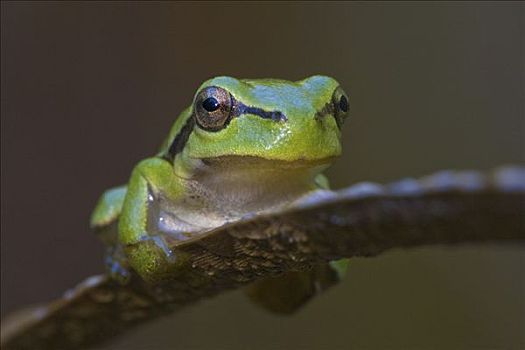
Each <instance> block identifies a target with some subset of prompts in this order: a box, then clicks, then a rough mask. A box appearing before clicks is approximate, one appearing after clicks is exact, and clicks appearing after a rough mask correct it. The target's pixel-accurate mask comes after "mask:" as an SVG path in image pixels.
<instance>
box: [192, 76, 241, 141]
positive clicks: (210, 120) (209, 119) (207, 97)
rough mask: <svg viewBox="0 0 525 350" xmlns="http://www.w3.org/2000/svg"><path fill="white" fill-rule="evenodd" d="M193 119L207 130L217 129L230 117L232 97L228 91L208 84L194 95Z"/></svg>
mask: <svg viewBox="0 0 525 350" xmlns="http://www.w3.org/2000/svg"><path fill="white" fill-rule="evenodd" d="M194 110H195V120H196V122H197V125H198V126H199V127H200V128H201V129H204V130H207V131H219V130H221V129H222V128H224V127H225V126H226V125H228V123H229V122H230V119H231V110H232V98H231V95H230V93H229V92H228V91H226V90H224V89H222V88H220V87H216V86H210V87H207V88H204V89H203V90H202V91H200V92H199V93H198V94H197V96H196V97H195V107H194Z"/></svg>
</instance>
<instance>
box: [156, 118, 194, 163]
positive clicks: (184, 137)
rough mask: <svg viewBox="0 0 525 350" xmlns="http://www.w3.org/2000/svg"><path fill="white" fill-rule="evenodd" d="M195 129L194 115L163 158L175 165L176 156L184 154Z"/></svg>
mask: <svg viewBox="0 0 525 350" xmlns="http://www.w3.org/2000/svg"><path fill="white" fill-rule="evenodd" d="M194 127H195V118H194V116H193V114H192V115H191V116H190V117H189V118H188V120H187V121H186V123H185V124H184V126H183V127H182V129H180V131H179V133H178V134H177V136H175V139H173V142H172V143H171V145H170V148H169V149H168V154H166V155H164V156H163V158H164V159H166V160H168V161H169V162H171V163H173V160H174V159H175V156H176V155H177V154H179V153H180V152H182V150H183V149H184V146H185V145H186V142H188V139H189V138H190V135H191V132H192V131H193V128H194Z"/></svg>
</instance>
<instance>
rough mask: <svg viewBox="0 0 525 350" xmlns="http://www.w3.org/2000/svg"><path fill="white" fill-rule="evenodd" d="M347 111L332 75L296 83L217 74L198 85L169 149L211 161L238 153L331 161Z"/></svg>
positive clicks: (285, 159)
mask: <svg viewBox="0 0 525 350" xmlns="http://www.w3.org/2000/svg"><path fill="white" fill-rule="evenodd" d="M347 112H348V97H347V95H346V94H345V93H344V91H343V90H342V89H341V88H340V87H339V84H338V82H337V81H336V80H334V79H332V78H330V77H326V76H319V75H317V76H312V77H310V78H307V79H304V80H301V81H297V82H291V81H285V80H275V79H259V80H252V79H243V80H239V79H235V78H231V77H217V78H213V79H210V80H208V81H206V82H204V83H203V84H202V85H201V86H200V88H199V89H198V91H197V93H196V95H195V97H194V100H193V105H192V107H190V108H188V109H187V110H186V111H185V112H184V113H185V114H186V117H185V116H184V114H183V115H182V116H181V117H182V118H184V119H185V120H186V121H185V122H184V123H185V125H180V126H179V127H177V129H178V130H179V131H178V135H177V137H178V138H179V139H180V140H179V141H178V142H177V140H175V142H172V147H171V151H172V152H175V153H177V152H182V153H183V154H184V158H185V159H190V160H205V161H206V160H207V161H211V162H213V160H216V159H225V158H229V159H231V158H232V157H231V156H239V157H242V158H245V159H247V158H251V159H260V160H269V161H275V162H276V163H280V164H292V163H293V164H305V163H312V164H313V163H316V164H320V163H325V164H328V163H330V162H331V161H332V160H333V159H334V158H335V157H337V156H339V155H340V153H341V126H342V124H343V122H344V120H345V118H346V116H347ZM173 136H174V137H175V135H173ZM181 141H183V143H184V145H183V146H182V145H181ZM235 158H238V157H235Z"/></svg>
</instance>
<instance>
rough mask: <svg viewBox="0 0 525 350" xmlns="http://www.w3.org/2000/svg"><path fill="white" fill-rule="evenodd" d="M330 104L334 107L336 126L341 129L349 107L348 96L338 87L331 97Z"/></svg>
mask: <svg viewBox="0 0 525 350" xmlns="http://www.w3.org/2000/svg"><path fill="white" fill-rule="evenodd" d="M332 103H333V105H334V111H335V113H334V117H335V121H336V122H337V126H339V128H341V127H342V126H343V122H344V120H345V118H346V116H347V114H348V110H349V108H350V106H349V104H348V96H347V95H346V93H345V92H344V91H343V89H341V88H340V87H338V88H337V89H335V91H334V94H333V95H332Z"/></svg>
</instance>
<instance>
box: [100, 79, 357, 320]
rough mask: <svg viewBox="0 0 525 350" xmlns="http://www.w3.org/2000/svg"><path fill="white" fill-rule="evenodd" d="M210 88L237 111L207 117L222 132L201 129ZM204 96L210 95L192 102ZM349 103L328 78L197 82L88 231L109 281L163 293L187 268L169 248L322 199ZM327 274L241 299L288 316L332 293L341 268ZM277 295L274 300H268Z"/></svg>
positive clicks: (280, 282)
mask: <svg viewBox="0 0 525 350" xmlns="http://www.w3.org/2000/svg"><path fill="white" fill-rule="evenodd" d="M210 87H217V88H221V89H222V90H221V91H223V92H224V91H225V92H226V94H225V95H224V96H228V94H229V96H230V97H229V98H231V99H228V98H226V99H224V101H229V102H224V104H223V105H228V103H230V102H231V101H235V106H236V107H235V108H233V107H232V105H229V108H231V109H230V110H226V112H218V111H214V112H213V113H219V114H215V115H219V116H221V118H222V117H225V118H226V117H227V122H224V123H222V122H219V123H218V127H217V125H215V124H213V128H212V129H210V128H209V127H208V126H207V123H208V121H209V120H211V119H210V115H211V113H212V112H210V114H209V115H208V114H207V112H206V111H204V113H202V111H203V109H202V108H203V107H202V106H204V102H203V99H205V98H206V97H208V96H211V97H214V98H215V101H219V102H220V103H222V102H223V100H221V98H220V97H221V96H222V95H221V96H217V95H214V94H215V92H214V91H215V90H213V88H211V89H212V90H209V89H210ZM204 91H211V92H210V94H211V95H205V96H204V95H203V96H204V97H202V98H201V97H199V96H201V95H199V94H200V93H203V92H204ZM342 99H344V101H341V100H342ZM346 102H347V97H346V95H345V94H344V92H343V91H342V90H341V88H340V87H339V84H338V83H337V81H335V80H334V79H332V78H330V77H326V76H312V77H310V78H307V79H304V80H301V81H297V82H290V81H285V80H277V79H259V80H251V79H243V80H238V79H235V78H231V77H216V78H213V79H210V80H208V81H206V82H204V83H203V84H202V85H201V86H200V87H199V89H198V90H197V94H196V95H195V98H194V101H193V104H192V106H190V107H188V108H187V109H186V110H184V111H183V112H182V113H181V115H180V116H179V117H178V118H177V120H176V121H175V123H174V125H173V127H172V128H171V130H170V132H169V135H168V137H167V139H166V141H165V142H164V144H163V145H162V147H161V149H160V152H159V153H158V154H157V155H156V156H154V157H151V158H147V159H144V160H142V161H141V162H139V163H138V164H137V165H136V166H135V168H134V169H133V172H132V174H131V178H130V180H129V183H128V185H127V186H121V187H117V188H113V189H110V190H108V191H106V192H105V193H104V194H103V195H102V197H101V199H100V200H99V202H98V205H97V207H96V208H95V210H94V212H93V214H92V217H91V226H92V227H93V228H94V229H95V230H97V231H98V232H100V233H101V238H102V239H103V241H104V242H105V244H106V245H107V246H108V258H107V262H108V267H109V270H110V273H111V274H112V275H113V276H114V277H115V278H117V279H119V280H120V281H122V282H125V281H126V279H127V276H129V270H134V271H135V272H136V273H138V274H139V275H140V276H141V277H142V278H143V279H144V280H146V281H148V282H149V283H152V284H156V283H162V282H163V281H166V280H167V279H169V276H170V275H173V274H177V273H180V272H181V271H183V270H184V269H185V268H187V266H186V265H185V261H186V257H180V256H174V255H173V254H172V252H171V251H170V249H169V245H170V244H173V242H176V241H179V240H184V239H187V238H189V237H191V236H195V235H197V234H199V233H202V232H205V231H206V230H209V229H212V228H214V227H218V226H221V225H223V224H226V223H228V222H232V221H236V220H240V219H242V218H245V217H249V216H252V215H254V214H260V213H265V212H272V211H278V210H282V209H283V208H286V207H290V206H293V205H294V203H298V201H300V200H301V198H304V197H305V196H308V195H311V194H312V192H314V191H318V190H320V189H327V188H328V182H327V180H326V178H325V177H324V176H323V175H321V172H322V171H323V170H324V169H326V168H327V167H328V166H329V165H330V164H331V162H333V160H334V159H335V158H336V157H338V156H339V155H340V154H341V130H340V127H341V124H342V121H343V120H344V118H345V117H346V110H347V109H348V108H347V107H348V106H347V104H346V105H345V103H346ZM231 103H233V102H231ZM241 105H242V106H244V107H246V106H247V107H248V108H244V109H242V108H241V107H239V106H241ZM221 106H222V105H221ZM342 107H343V108H342ZM344 107H346V108H344ZM199 108H200V109H199ZM199 111H200V112H199ZM261 111H262V112H261ZM273 112H278V113H277V114H276V113H274V114H271V113H273ZM221 113H222V114H221ZM197 116H200V117H197ZM199 118H200V119H199ZM212 122H213V121H212ZM213 123H215V122H213ZM327 267H328V268H325V267H321V268H319V269H314V270H312V271H307V272H302V273H290V274H288V275H282V276H280V277H277V278H274V279H271V280H264V281H261V282H258V283H256V284H254V285H252V286H251V287H250V288H249V289H248V294H249V295H250V296H251V297H252V299H254V300H255V301H257V302H259V303H260V304H262V305H264V306H266V307H267V308H269V309H272V310H274V311H280V312H291V311H293V310H295V309H296V308H297V307H298V306H299V305H301V304H302V303H304V301H305V300H307V299H309V298H310V297H311V296H312V295H313V294H315V293H316V292H317V291H319V289H323V288H319V286H320V285H321V287H323V286H325V287H328V286H329V285H331V284H333V283H335V281H336V280H337V279H338V278H339V277H340V276H341V275H342V273H343V272H344V270H345V267H346V260H345V261H339V262H333V263H332V264H330V265H327ZM291 289H294V291H293V293H292V291H291ZM275 291H279V292H278V293H280V294H281V295H280V296H279V297H275V295H274V294H275ZM298 291H299V292H298ZM285 294H289V295H285ZM276 299H278V300H277V301H276Z"/></svg>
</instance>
